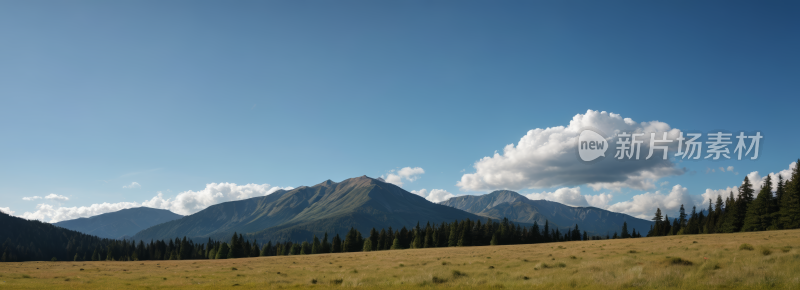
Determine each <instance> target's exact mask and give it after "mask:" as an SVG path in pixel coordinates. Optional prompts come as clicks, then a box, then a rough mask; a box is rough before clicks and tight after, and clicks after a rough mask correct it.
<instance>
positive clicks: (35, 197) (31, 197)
mask: <svg viewBox="0 0 800 290" xmlns="http://www.w3.org/2000/svg"><path fill="white" fill-rule="evenodd" d="M37 199H42V197H41V196H35V195H34V196H26V197H23V198H22V200H27V201H31V200H37Z"/></svg>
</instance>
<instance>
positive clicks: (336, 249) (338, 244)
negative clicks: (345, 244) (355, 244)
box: [331, 234, 342, 253]
mask: <svg viewBox="0 0 800 290" xmlns="http://www.w3.org/2000/svg"><path fill="white" fill-rule="evenodd" d="M340 252H342V239H341V238H339V234H336V236H334V237H333V242H332V243H331V253H340Z"/></svg>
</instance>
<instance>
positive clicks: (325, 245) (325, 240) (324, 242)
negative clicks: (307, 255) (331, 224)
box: [320, 232, 331, 254]
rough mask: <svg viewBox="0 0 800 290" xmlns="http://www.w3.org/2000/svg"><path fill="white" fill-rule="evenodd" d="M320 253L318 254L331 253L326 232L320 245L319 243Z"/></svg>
mask: <svg viewBox="0 0 800 290" xmlns="http://www.w3.org/2000/svg"><path fill="white" fill-rule="evenodd" d="M320 248H322V249H321V251H320V253H325V254H327V253H330V252H331V244H330V243H328V232H325V236H323V238H322V243H320Z"/></svg>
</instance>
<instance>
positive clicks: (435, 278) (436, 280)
mask: <svg viewBox="0 0 800 290" xmlns="http://www.w3.org/2000/svg"><path fill="white" fill-rule="evenodd" d="M431 282H433V283H434V284H442V283H445V282H447V279H444V278H439V277H436V276H433V279H431Z"/></svg>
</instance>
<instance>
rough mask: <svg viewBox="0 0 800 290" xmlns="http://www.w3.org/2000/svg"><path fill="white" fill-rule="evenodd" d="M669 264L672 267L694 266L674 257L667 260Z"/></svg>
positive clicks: (689, 262) (687, 261) (690, 262)
mask: <svg viewBox="0 0 800 290" xmlns="http://www.w3.org/2000/svg"><path fill="white" fill-rule="evenodd" d="M669 263H670V264H672V265H684V266H691V265H692V264H694V263H692V261H689V260H684V259H681V258H679V257H674V258H671V259H669Z"/></svg>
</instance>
